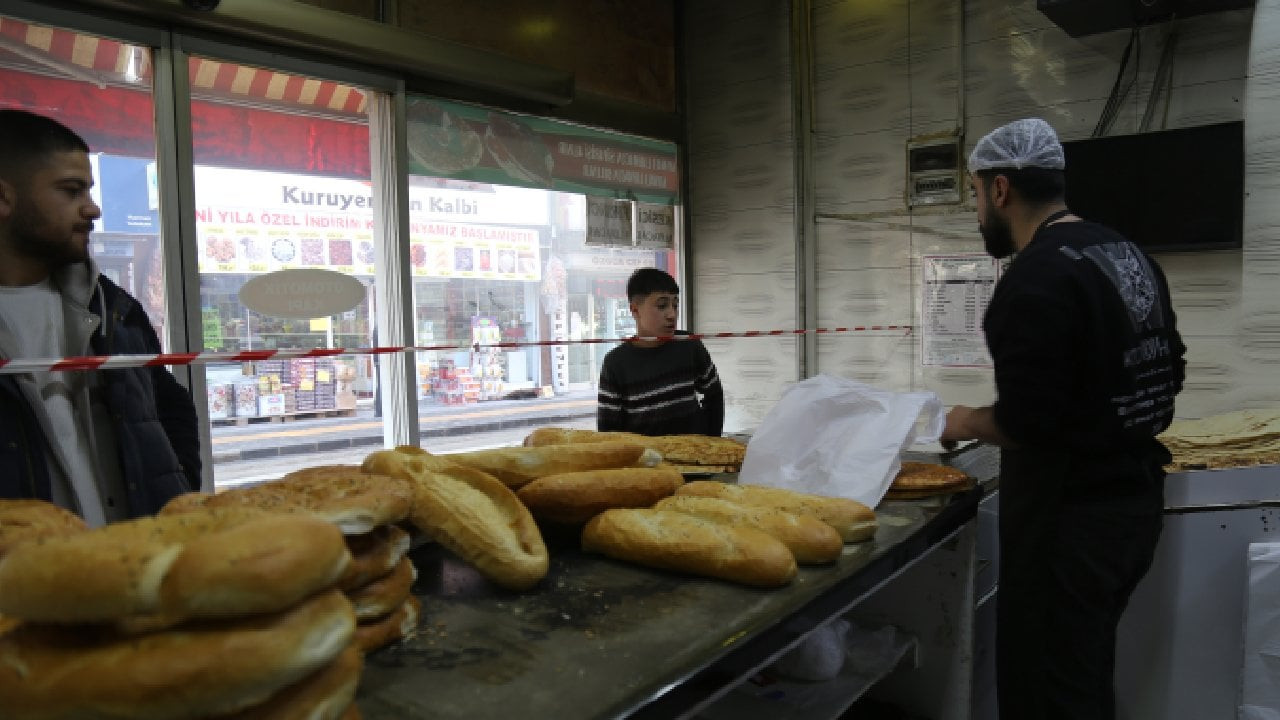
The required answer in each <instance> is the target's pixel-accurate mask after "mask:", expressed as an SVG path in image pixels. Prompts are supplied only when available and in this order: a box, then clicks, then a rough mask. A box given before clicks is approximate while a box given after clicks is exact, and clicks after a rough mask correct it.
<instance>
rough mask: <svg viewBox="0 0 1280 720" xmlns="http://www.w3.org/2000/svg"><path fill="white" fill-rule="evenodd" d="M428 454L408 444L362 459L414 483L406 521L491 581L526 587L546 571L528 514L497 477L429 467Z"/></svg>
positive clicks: (544, 552) (542, 550)
mask: <svg viewBox="0 0 1280 720" xmlns="http://www.w3.org/2000/svg"><path fill="white" fill-rule="evenodd" d="M432 462H433V458H432V457H431V455H430V454H429V453H427V452H426V451H425V450H422V449H420V448H416V447H412V446H401V447H398V448H396V449H394V450H379V451H378V452H375V453H372V454H370V455H369V456H368V457H367V458H365V461H364V466H365V468H366V469H368V470H370V471H371V472H378V473H385V474H388V475H391V476H393V477H399V478H404V479H406V480H410V481H412V482H413V489H414V503H413V513H412V514H411V515H410V520H411V521H412V522H413V524H414V525H416V526H417V527H418V528H419V529H420V530H422V531H423V532H425V533H427V534H428V535H430V536H431V538H432V539H434V540H435V541H436V542H438V543H440V544H441V545H443V546H444V547H446V548H448V549H449V550H450V551H452V552H453V553H455V554H456V555H458V556H459V557H461V558H462V559H463V560H465V561H467V562H468V563H470V564H472V565H474V566H475V567H476V569H477V570H479V571H480V572H481V574H483V575H484V576H485V577H487V578H489V579H490V580H492V581H493V582H495V583H497V584H499V585H501V586H503V587H506V588H510V589H513V590H527V589H528V588H531V587H533V586H534V585H536V584H537V583H538V581H539V580H541V579H542V578H543V577H544V576H545V575H546V574H547V567H548V557H547V546H546V544H545V543H544V542H543V540H542V533H541V532H539V530H538V526H537V524H536V523H535V522H534V520H533V516H532V515H530V514H529V510H528V508H526V507H525V506H524V504H523V503H521V502H520V500H519V498H517V497H516V494H515V493H514V492H513V491H512V490H511V488H509V487H507V486H506V485H504V484H503V483H501V482H499V481H498V480H497V479H496V478H494V477H493V476H491V475H488V474H486V473H484V472H481V471H479V470H475V469H473V468H467V467H459V468H453V469H450V470H448V474H446V473H444V472H433V471H431V470H429V469H428V466H429V465H430V464H431V463H432Z"/></svg>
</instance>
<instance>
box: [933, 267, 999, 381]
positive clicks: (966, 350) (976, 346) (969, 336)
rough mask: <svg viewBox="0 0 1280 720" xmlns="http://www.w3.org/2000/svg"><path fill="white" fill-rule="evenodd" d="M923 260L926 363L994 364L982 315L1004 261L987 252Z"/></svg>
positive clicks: (945, 364) (954, 364) (987, 365)
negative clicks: (988, 348) (988, 349)
mask: <svg viewBox="0 0 1280 720" xmlns="http://www.w3.org/2000/svg"><path fill="white" fill-rule="evenodd" d="M921 261H922V272H923V279H922V282H921V285H920V287H921V292H922V293H923V297H922V298H921V303H920V306H921V328H920V330H921V332H920V335H921V346H922V347H921V354H920V357H921V364H922V365H925V366H928V367H972V368H987V367H991V355H990V353H988V352H987V343H986V338H985V337H984V336H983V334H982V318H983V316H984V315H985V314H986V311H987V305H988V304H989V303H990V302H991V295H992V293H993V292H994V291H995V286H996V281H997V280H999V278H1000V261H998V260H996V259H994V258H992V257H991V256H989V255H987V254H985V253H971V254H956V255H925V256H924V257H922V258H921Z"/></svg>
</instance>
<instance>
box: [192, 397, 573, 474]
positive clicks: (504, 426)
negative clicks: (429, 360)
mask: <svg viewBox="0 0 1280 720" xmlns="http://www.w3.org/2000/svg"><path fill="white" fill-rule="evenodd" d="M595 416H596V394H595V391H579V392H570V393H566V394H563V395H557V396H556V397H553V398H531V399H528V400H492V401H488V402H481V403H474V404H470V405H440V404H438V403H426V402H423V403H420V404H419V405H418V423H419V441H420V442H422V443H424V444H427V443H428V441H429V440H430V438H433V437H450V436H457V435H469V434H472V433H482V432H492V431H495V430H508V429H512V428H519V427H535V426H541V425H554V424H557V423H559V424H566V423H574V424H575V425H577V426H581V425H582V424H583V423H584V422H586V421H587V420H593V419H594V418H595ZM591 426H594V422H592V423H591ZM211 436H212V443H213V461H214V463H224V462H238V461H243V460H257V459H264V458H274V457H280V456H282V455H303V454H308V453H316V452H326V451H332V450H345V449H348V448H359V447H366V446H380V445H382V419H381V418H375V417H374V416H373V407H372V405H369V404H367V402H366V403H362V404H361V405H360V406H359V407H358V408H357V410H356V414H355V415H354V416H349V417H330V418H299V419H297V420H291V421H289V422H283V423H279V422H277V423H270V422H261V423H251V424H249V425H242V426H234V425H231V426H214V427H213V428H212V433H211Z"/></svg>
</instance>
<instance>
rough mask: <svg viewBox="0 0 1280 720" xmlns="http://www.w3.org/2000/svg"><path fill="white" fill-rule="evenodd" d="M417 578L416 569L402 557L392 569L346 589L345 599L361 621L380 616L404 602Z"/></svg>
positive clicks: (407, 559)
mask: <svg viewBox="0 0 1280 720" xmlns="http://www.w3.org/2000/svg"><path fill="white" fill-rule="evenodd" d="M417 579H418V569H417V568H415V567H414V566H413V562H412V561H411V560H409V558H404V559H403V560H401V561H400V562H399V563H398V564H397V565H396V567H395V569H394V570H392V571H391V572H389V573H387V574H386V575H384V576H383V577H380V578H378V579H377V580H374V581H373V582H371V583H369V584H368V585H364V586H362V587H358V588H356V589H354V590H348V591H347V599H348V600H350V601H351V607H353V608H355V611H356V620H359V621H361V622H363V621H365V620H372V619H374V618H378V617H382V616H384V615H386V614H388V613H390V612H392V611H394V610H395V609H396V608H398V607H400V606H401V605H403V604H404V601H405V600H406V599H407V598H408V597H409V595H410V591H411V590H412V588H413V581H415V580H417Z"/></svg>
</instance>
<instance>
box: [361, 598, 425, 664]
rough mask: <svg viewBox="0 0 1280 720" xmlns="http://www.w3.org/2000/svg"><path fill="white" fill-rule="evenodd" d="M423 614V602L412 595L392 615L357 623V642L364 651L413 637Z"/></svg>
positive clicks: (371, 650)
mask: <svg viewBox="0 0 1280 720" xmlns="http://www.w3.org/2000/svg"><path fill="white" fill-rule="evenodd" d="M421 616H422V602H421V601H420V600H418V598H416V597H414V596H412V595H410V596H409V597H408V598H407V599H405V601H404V602H403V603H401V604H400V607H398V608H396V609H395V610H393V611H392V612H391V614H390V615H387V616H385V617H380V618H376V619H373V620H367V621H365V622H362V623H359V624H357V625H356V637H355V644H356V645H357V646H358V647H359V648H360V649H361V650H362V651H364V652H373V651H374V650H377V649H378V648H380V647H385V646H387V645H390V644H391V643H393V642H396V641H398V640H401V639H403V638H407V637H412V636H413V634H414V633H416V632H417V631H418V618H419V617H421Z"/></svg>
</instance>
